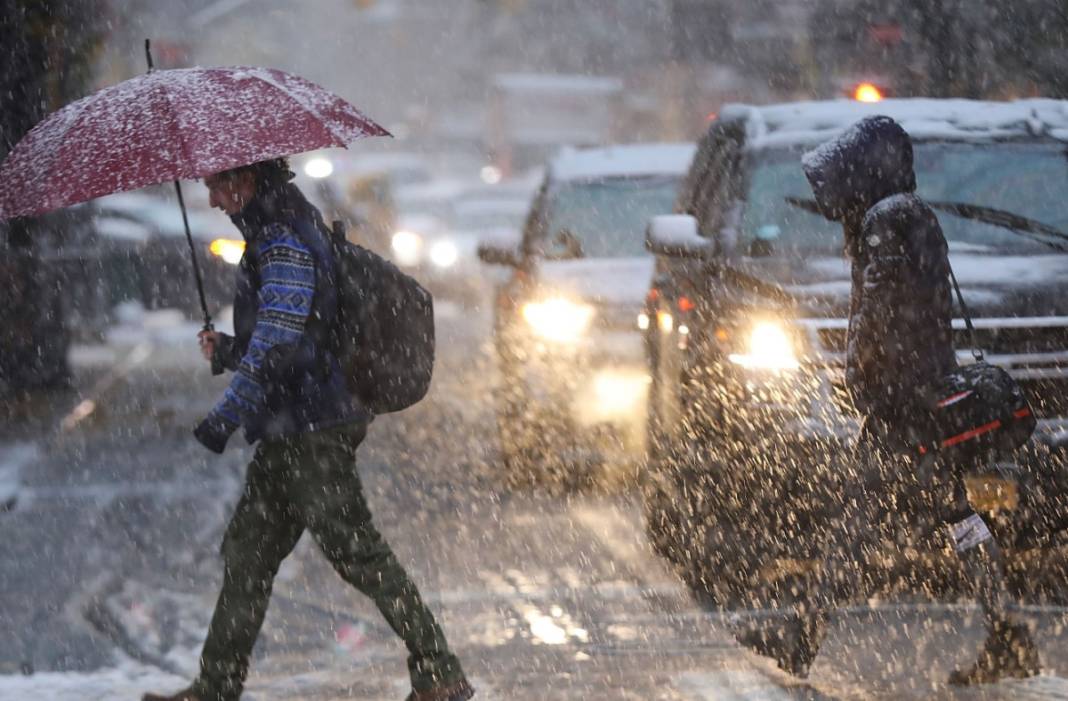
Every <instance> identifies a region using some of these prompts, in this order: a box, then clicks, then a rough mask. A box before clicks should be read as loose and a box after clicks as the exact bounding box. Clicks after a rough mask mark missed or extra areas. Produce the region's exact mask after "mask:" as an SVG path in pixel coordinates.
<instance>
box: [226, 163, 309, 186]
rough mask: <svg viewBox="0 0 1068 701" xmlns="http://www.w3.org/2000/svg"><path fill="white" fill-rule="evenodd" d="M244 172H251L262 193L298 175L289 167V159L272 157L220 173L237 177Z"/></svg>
mask: <svg viewBox="0 0 1068 701" xmlns="http://www.w3.org/2000/svg"><path fill="white" fill-rule="evenodd" d="M243 173H250V174H251V175H252V178H253V180H255V181H256V191H257V192H260V193H265V192H270V191H272V190H278V189H280V188H281V187H282V186H284V185H285V184H286V183H288V182H289V181H290V180H292V179H293V178H295V177H297V174H296V173H294V172H293V171H292V170H290V168H289V159H288V158H285V157H282V158H271V159H268V160H266V161H257V162H256V163H250V164H248V165H244V166H238V167H236V168H231V169H229V170H224V171H223V172H222V173H220V175H221V176H223V177H224V178H227V179H229V178H235V177H237V176H239V175H242V174H243Z"/></svg>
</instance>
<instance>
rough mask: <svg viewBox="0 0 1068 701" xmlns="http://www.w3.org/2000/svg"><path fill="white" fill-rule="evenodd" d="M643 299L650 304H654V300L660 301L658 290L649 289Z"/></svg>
mask: <svg viewBox="0 0 1068 701" xmlns="http://www.w3.org/2000/svg"><path fill="white" fill-rule="evenodd" d="M645 299H647V300H648V301H650V302H655V301H656V300H658V299H660V290H658V289H656V288H655V287H654V288H652V289H650V290H649V294H647V295H646V296H645Z"/></svg>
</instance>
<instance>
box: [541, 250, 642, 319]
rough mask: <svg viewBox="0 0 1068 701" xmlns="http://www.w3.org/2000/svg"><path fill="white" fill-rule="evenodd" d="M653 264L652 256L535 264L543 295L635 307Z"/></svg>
mask: <svg viewBox="0 0 1068 701" xmlns="http://www.w3.org/2000/svg"><path fill="white" fill-rule="evenodd" d="M655 265H656V261H655V259H654V258H653V257H652V256H648V257H643V258H582V259H578V260H560V261H545V262H542V263H541V265H540V267H539V268H538V287H539V288H540V290H539V291H540V292H541V293H542V294H545V295H551V294H560V295H564V296H567V297H574V298H576V299H582V300H584V301H586V302H590V303H594V304H602V305H610V306H619V307H630V308H634V309H638V308H639V307H641V305H642V304H643V303H644V301H645V296H646V294H648V292H649V284H650V282H651V281H652V278H653V268H654V267H655Z"/></svg>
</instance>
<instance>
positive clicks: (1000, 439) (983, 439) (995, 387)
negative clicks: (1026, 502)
mask: <svg viewBox="0 0 1068 701" xmlns="http://www.w3.org/2000/svg"><path fill="white" fill-rule="evenodd" d="M949 276H950V279H951V280H952V281H953V289H954V291H955V292H956V294H957V301H958V302H960V311H961V315H962V316H963V317H964V324H965V325H966V326H967V328H968V339H969V341H970V342H971V346H972V356H973V357H974V358H975V362H974V363H972V364H970V365H964V366H962V367H958V368H956V369H955V370H953V371H952V372H950V373H948V374H947V375H946V376H945V377H943V378H942V380H941V381H940V382H939V383H938V385H936V386H935V387H934V389H933V390H932V396H931V403H930V412H931V419H932V421H931V426H932V433H931V434H930V438H929V439H928V440H927V441H925V442H924V443H923V444H921V445H920V447H919V451H920V452H921V453H928V452H932V451H936V452H939V453H942V454H944V455H946V456H947V457H952V458H956V459H969V458H974V457H976V456H978V455H982V454H984V453H987V452H991V451H994V452H1006V451H1012V450H1015V449H1016V448H1019V447H1020V446H1021V445H1023V444H1024V443H1026V442H1027V441H1028V439H1029V438H1030V437H1031V434H1032V433H1034V431H1035V425H1036V423H1037V422H1036V420H1035V416H1034V413H1033V412H1032V411H1031V405H1030V403H1029V402H1028V401H1027V396H1026V395H1025V394H1024V391H1023V389H1022V388H1021V387H1020V385H1019V384H1018V383H1017V382H1016V380H1014V379H1013V378H1012V376H1011V375H1009V373H1008V372H1006V371H1005V369H1004V368H1000V367H998V366H997V365H991V364H990V363H987V362H986V360H985V359H984V357H983V351H982V349H981V348H980V347H979V343H978V341H977V339H976V336H975V327H974V326H973V325H972V319H971V316H970V315H969V314H968V307H967V306H966V305H965V304H964V295H962V294H961V291H960V285H958V284H957V276H956V275H954V274H953V268H952V267H950V269H949Z"/></svg>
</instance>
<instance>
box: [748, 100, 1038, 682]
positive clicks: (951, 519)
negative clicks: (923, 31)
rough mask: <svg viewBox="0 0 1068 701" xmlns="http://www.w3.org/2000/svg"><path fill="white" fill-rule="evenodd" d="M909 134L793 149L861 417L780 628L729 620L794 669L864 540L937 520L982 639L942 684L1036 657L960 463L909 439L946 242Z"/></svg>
mask: <svg viewBox="0 0 1068 701" xmlns="http://www.w3.org/2000/svg"><path fill="white" fill-rule="evenodd" d="M912 157H913V154H912V141H911V139H910V138H909V136H908V134H907V133H906V132H905V130H904V129H903V128H902V127H901V126H900V125H899V124H898V123H897V122H895V121H894V120H892V119H891V118H889V117H884V116H874V117H867V118H865V119H863V120H861V121H860V122H858V123H857V124H855V125H853V126H852V127H851V128H849V129H848V130H846V131H845V132H844V133H842V134H841V135H840V136H838V137H837V138H835V139H832V140H831V141H828V142H826V143H824V144H822V145H821V146H819V147H818V148H816V149H815V150H813V151H810V152H809V153H806V154H805V155H804V157H803V158H802V167H803V169H804V172H805V175H806V176H807V178H808V181H809V183H810V185H811V186H812V190H813V193H814V195H815V199H816V204H817V206H818V207H819V210H820V212H821V213H822V214H823V215H824V216H825V217H827V218H828V219H830V220H832V221H837V222H840V223H841V224H842V229H843V233H844V237H845V251H846V255H847V257H848V258H849V260H850V263H851V274H852V291H851V296H850V313H849V329H848V344H847V351H846V385H847V388H848V390H849V392H850V394H851V396H852V399H853V403H854V405H855V406H856V408H857V409H858V410H859V411H860V413H861V415H862V416H863V426H862V429H861V435H860V437H859V439H858V442H857V446H856V454H855V458H856V459H855V460H854V465H855V470H854V472H853V473H852V474H849V475H846V476H845V478H844V479H845V481H846V485H845V488H844V489H843V490H842V491H841V494H842V498H841V502H840V503H839V508H838V511H839V517H840V522H839V523H837V524H834V526H833V527H831V528H828V529H827V531H826V532H827V533H828V534H832V537H833V542H827V543H825V551H824V558H823V561H822V562H821V571H820V572H819V574H818V575H817V576H816V577H815V581H814V583H813V586H811V587H810V588H809V590H808V591H807V592H806V595H805V596H803V597H802V599H803V600H802V601H800V602H799V603H798V604H797V606H796V607H795V608H794V610H793V611H792V613H791V614H790V615H789V617H788V620H787V621H786V623H785V625H782V626H777V625H771V626H768V625H764V626H758V627H754V628H748V629H742V630H739V631H737V637H738V639H739V641H740V642H742V643H743V644H745V645H747V646H748V647H750V648H752V649H754V650H755V651H757V652H759V653H760V654H763V655H767V656H769V657H772V658H775V659H776V661H777V662H778V664H779V666H780V667H782V668H783V669H784V670H786V671H788V672H790V673H792V674H796V675H798V676H805V675H807V673H808V669H809V666H810V665H811V663H812V662H813V660H814V659H815V657H816V654H817V653H818V651H819V647H820V643H821V641H822V639H823V637H824V635H825V633H826V627H827V626H826V624H827V620H828V617H829V615H830V613H831V612H832V611H833V610H834V609H835V608H837V607H838V606H839V605H841V604H842V603H847V602H850V601H853V600H857V599H858V598H861V597H862V596H863V595H864V594H865V593H866V591H865V587H866V582H868V581H870V580H871V578H870V577H868V576H867V575H868V574H869V573H871V572H873V571H874V568H875V563H874V562H873V560H874V559H876V557H877V550H878V549H879V547H880V545H881V544H883V543H885V542H893V543H895V544H896V545H898V546H904V545H908V544H911V543H915V542H917V541H919V540H923V539H925V538H927V537H929V536H930V535H932V534H934V533H936V532H937V531H939V530H940V529H946V530H948V535H949V536H950V537H951V544H952V545H953V547H954V549H955V550H956V552H957V554H958V556H959V557H960V559H961V561H962V563H963V564H964V566H965V570H966V572H967V574H968V577H969V581H970V583H971V585H972V588H973V593H974V595H975V596H976V597H977V598H978V600H979V602H980V604H981V606H982V609H983V613H984V617H985V622H986V626H987V631H988V636H987V640H986V643H985V645H984V647H983V649H982V650H981V652H980V654H979V656H978V659H977V660H976V661H975V663H974V664H972V665H971V666H970V667H969V668H968V669H964V670H957V671H955V672H953V674H952V675H951V677H950V682H951V683H955V684H971V683H983V682H991V681H994V680H996V679H998V678H1001V677H1004V676H1014V677H1024V676H1030V675H1033V674H1036V673H1037V672H1038V668H1039V663H1038V655H1037V652H1036V651H1035V648H1034V645H1033V643H1032V641H1031V638H1030V635H1029V632H1028V629H1027V628H1026V626H1025V625H1023V624H1021V623H1019V622H1017V621H1016V620H1014V618H1013V616H1012V615H1011V613H1010V611H1009V606H1010V602H1009V597H1008V594H1007V590H1006V586H1005V582H1004V569H1003V565H1002V562H1001V558H1000V555H999V551H998V547H997V544H996V542H995V541H994V540H993V538H992V536H991V534H990V531H989V529H988V528H987V526H986V524H985V523H984V522H983V519H982V518H981V517H980V516H979V515H978V514H976V513H975V512H974V511H973V510H972V508H971V507H970V505H969V503H968V499H967V492H966V489H965V486H964V480H963V471H964V470H965V469H966V468H967V466H962V465H952V464H948V463H947V462H946V461H945V460H940V459H938V458H937V456H935V455H934V454H928V455H926V456H920V455H919V454H918V453H917V452H916V451H915V449H914V448H913V447H912V446H915V445H917V442H916V440H917V438H919V437H922V435H923V431H924V429H925V426H926V422H925V417H926V416H928V415H929V414H928V409H927V406H928V400H927V391H928V390H929V388H932V387H934V386H935V385H936V384H937V383H938V382H939V381H940V379H941V378H942V377H943V376H944V375H946V374H947V373H948V372H950V371H951V370H952V369H953V368H955V367H956V356H955V353H954V349H953V331H952V316H953V306H952V305H953V302H952V296H951V295H952V291H951V287H950V279H949V273H950V268H949V256H948V246H947V243H946V240H945V237H944V236H943V234H942V229H941V227H940V225H939V223H938V219H937V217H936V216H935V214H934V212H933V211H932V210H931V208H930V207H929V206H928V205H927V204H926V203H925V202H924V201H923V200H922V199H921V198H920V197H919V196H917V195H916V194H915V190H916V176H915V172H914V170H913V160H912Z"/></svg>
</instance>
